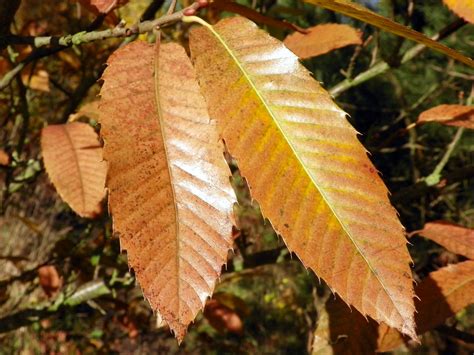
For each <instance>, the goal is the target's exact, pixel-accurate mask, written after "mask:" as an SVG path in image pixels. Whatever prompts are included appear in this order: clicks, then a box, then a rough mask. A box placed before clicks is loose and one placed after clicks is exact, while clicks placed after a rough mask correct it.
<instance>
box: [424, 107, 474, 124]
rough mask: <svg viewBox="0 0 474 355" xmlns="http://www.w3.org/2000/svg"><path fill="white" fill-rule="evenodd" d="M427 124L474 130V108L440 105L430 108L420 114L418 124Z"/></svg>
mask: <svg viewBox="0 0 474 355" xmlns="http://www.w3.org/2000/svg"><path fill="white" fill-rule="evenodd" d="M427 122H436V123H442V124H445V125H448V126H457V127H465V128H470V129H474V106H464V105H439V106H436V107H433V108H430V109H429V110H427V111H424V112H422V113H421V114H420V116H419V117H418V122H417V123H419V124H422V123H427Z"/></svg>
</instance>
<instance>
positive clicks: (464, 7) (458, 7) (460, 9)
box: [443, 0, 474, 23]
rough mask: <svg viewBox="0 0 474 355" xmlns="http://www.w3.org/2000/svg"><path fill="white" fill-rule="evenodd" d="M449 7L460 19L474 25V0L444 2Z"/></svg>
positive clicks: (449, 0) (446, 0)
mask: <svg viewBox="0 0 474 355" xmlns="http://www.w3.org/2000/svg"><path fill="white" fill-rule="evenodd" d="M443 2H444V3H445V4H446V6H447V7H449V8H450V9H451V11H453V12H454V13H455V14H457V15H458V16H459V17H462V18H463V19H465V20H466V21H469V22H470V23H474V1H472V0H443Z"/></svg>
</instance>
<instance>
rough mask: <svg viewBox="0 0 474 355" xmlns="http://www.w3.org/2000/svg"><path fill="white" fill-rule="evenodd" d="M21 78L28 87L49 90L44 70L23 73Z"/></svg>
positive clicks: (47, 76)
mask: <svg viewBox="0 0 474 355" xmlns="http://www.w3.org/2000/svg"><path fill="white" fill-rule="evenodd" d="M21 80H22V81H23V83H24V84H25V85H27V86H28V87H29V88H30V89H33V90H38V91H43V92H49V91H50V90H49V75H48V72H47V71H46V70H38V72H37V73H35V74H33V75H31V76H30V75H29V74H28V73H25V74H24V75H22V76H21Z"/></svg>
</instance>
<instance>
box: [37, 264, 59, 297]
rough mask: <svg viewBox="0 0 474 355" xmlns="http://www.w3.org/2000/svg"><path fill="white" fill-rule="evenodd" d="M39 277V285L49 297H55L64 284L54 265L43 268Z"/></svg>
mask: <svg viewBox="0 0 474 355" xmlns="http://www.w3.org/2000/svg"><path fill="white" fill-rule="evenodd" d="M38 277H39V284H40V285H41V287H42V288H43V290H44V292H45V293H46V295H47V296H48V297H52V296H54V294H55V293H56V292H57V291H58V290H59V289H60V288H61V286H62V284H63V280H62V278H61V277H60V276H59V273H58V270H56V267H55V266H53V265H45V266H41V267H40V268H39V269H38Z"/></svg>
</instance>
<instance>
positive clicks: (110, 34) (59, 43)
mask: <svg viewBox="0 0 474 355" xmlns="http://www.w3.org/2000/svg"><path fill="white" fill-rule="evenodd" d="M205 4H207V2H206V1H202V0H200V1H199V2H195V3H193V4H192V5H191V6H188V7H187V8H185V9H183V10H181V11H178V12H175V13H173V14H171V15H165V16H162V17H160V18H158V19H156V20H153V21H144V22H140V23H138V24H136V25H134V26H132V27H130V28H128V27H120V26H117V27H115V28H113V29H107V30H103V31H90V32H87V31H82V32H79V33H76V34H73V35H66V36H62V37H54V36H46V37H18V36H7V39H8V43H9V44H20V43H21V44H34V45H35V46H36V47H44V46H49V45H53V46H54V47H52V48H47V49H46V50H44V48H39V49H38V51H35V52H33V53H32V54H31V55H30V56H29V57H27V58H26V59H25V60H24V61H22V62H21V63H19V64H18V65H17V66H16V67H15V68H13V69H12V70H11V71H9V72H8V73H6V74H5V76H4V77H3V78H2V80H0V90H2V89H4V88H5V87H7V86H8V85H9V84H10V82H11V81H12V80H13V78H14V77H15V76H16V75H17V74H18V73H19V72H21V70H22V69H23V68H24V67H25V66H26V65H28V64H29V63H31V62H32V61H34V60H37V59H40V58H43V57H46V56H49V55H51V54H54V53H57V52H59V51H61V50H63V49H65V48H69V47H71V46H72V45H79V44H83V43H90V42H94V41H97V40H104V39H108V38H122V37H130V36H134V35H137V34H141V33H147V32H149V31H152V30H153V29H155V28H157V27H163V26H166V25H169V24H172V23H175V22H177V21H179V20H181V18H182V17H183V15H184V14H192V13H195V12H196V11H197V10H199V9H200V8H202V7H204V6H205ZM42 49H43V51H42Z"/></svg>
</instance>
